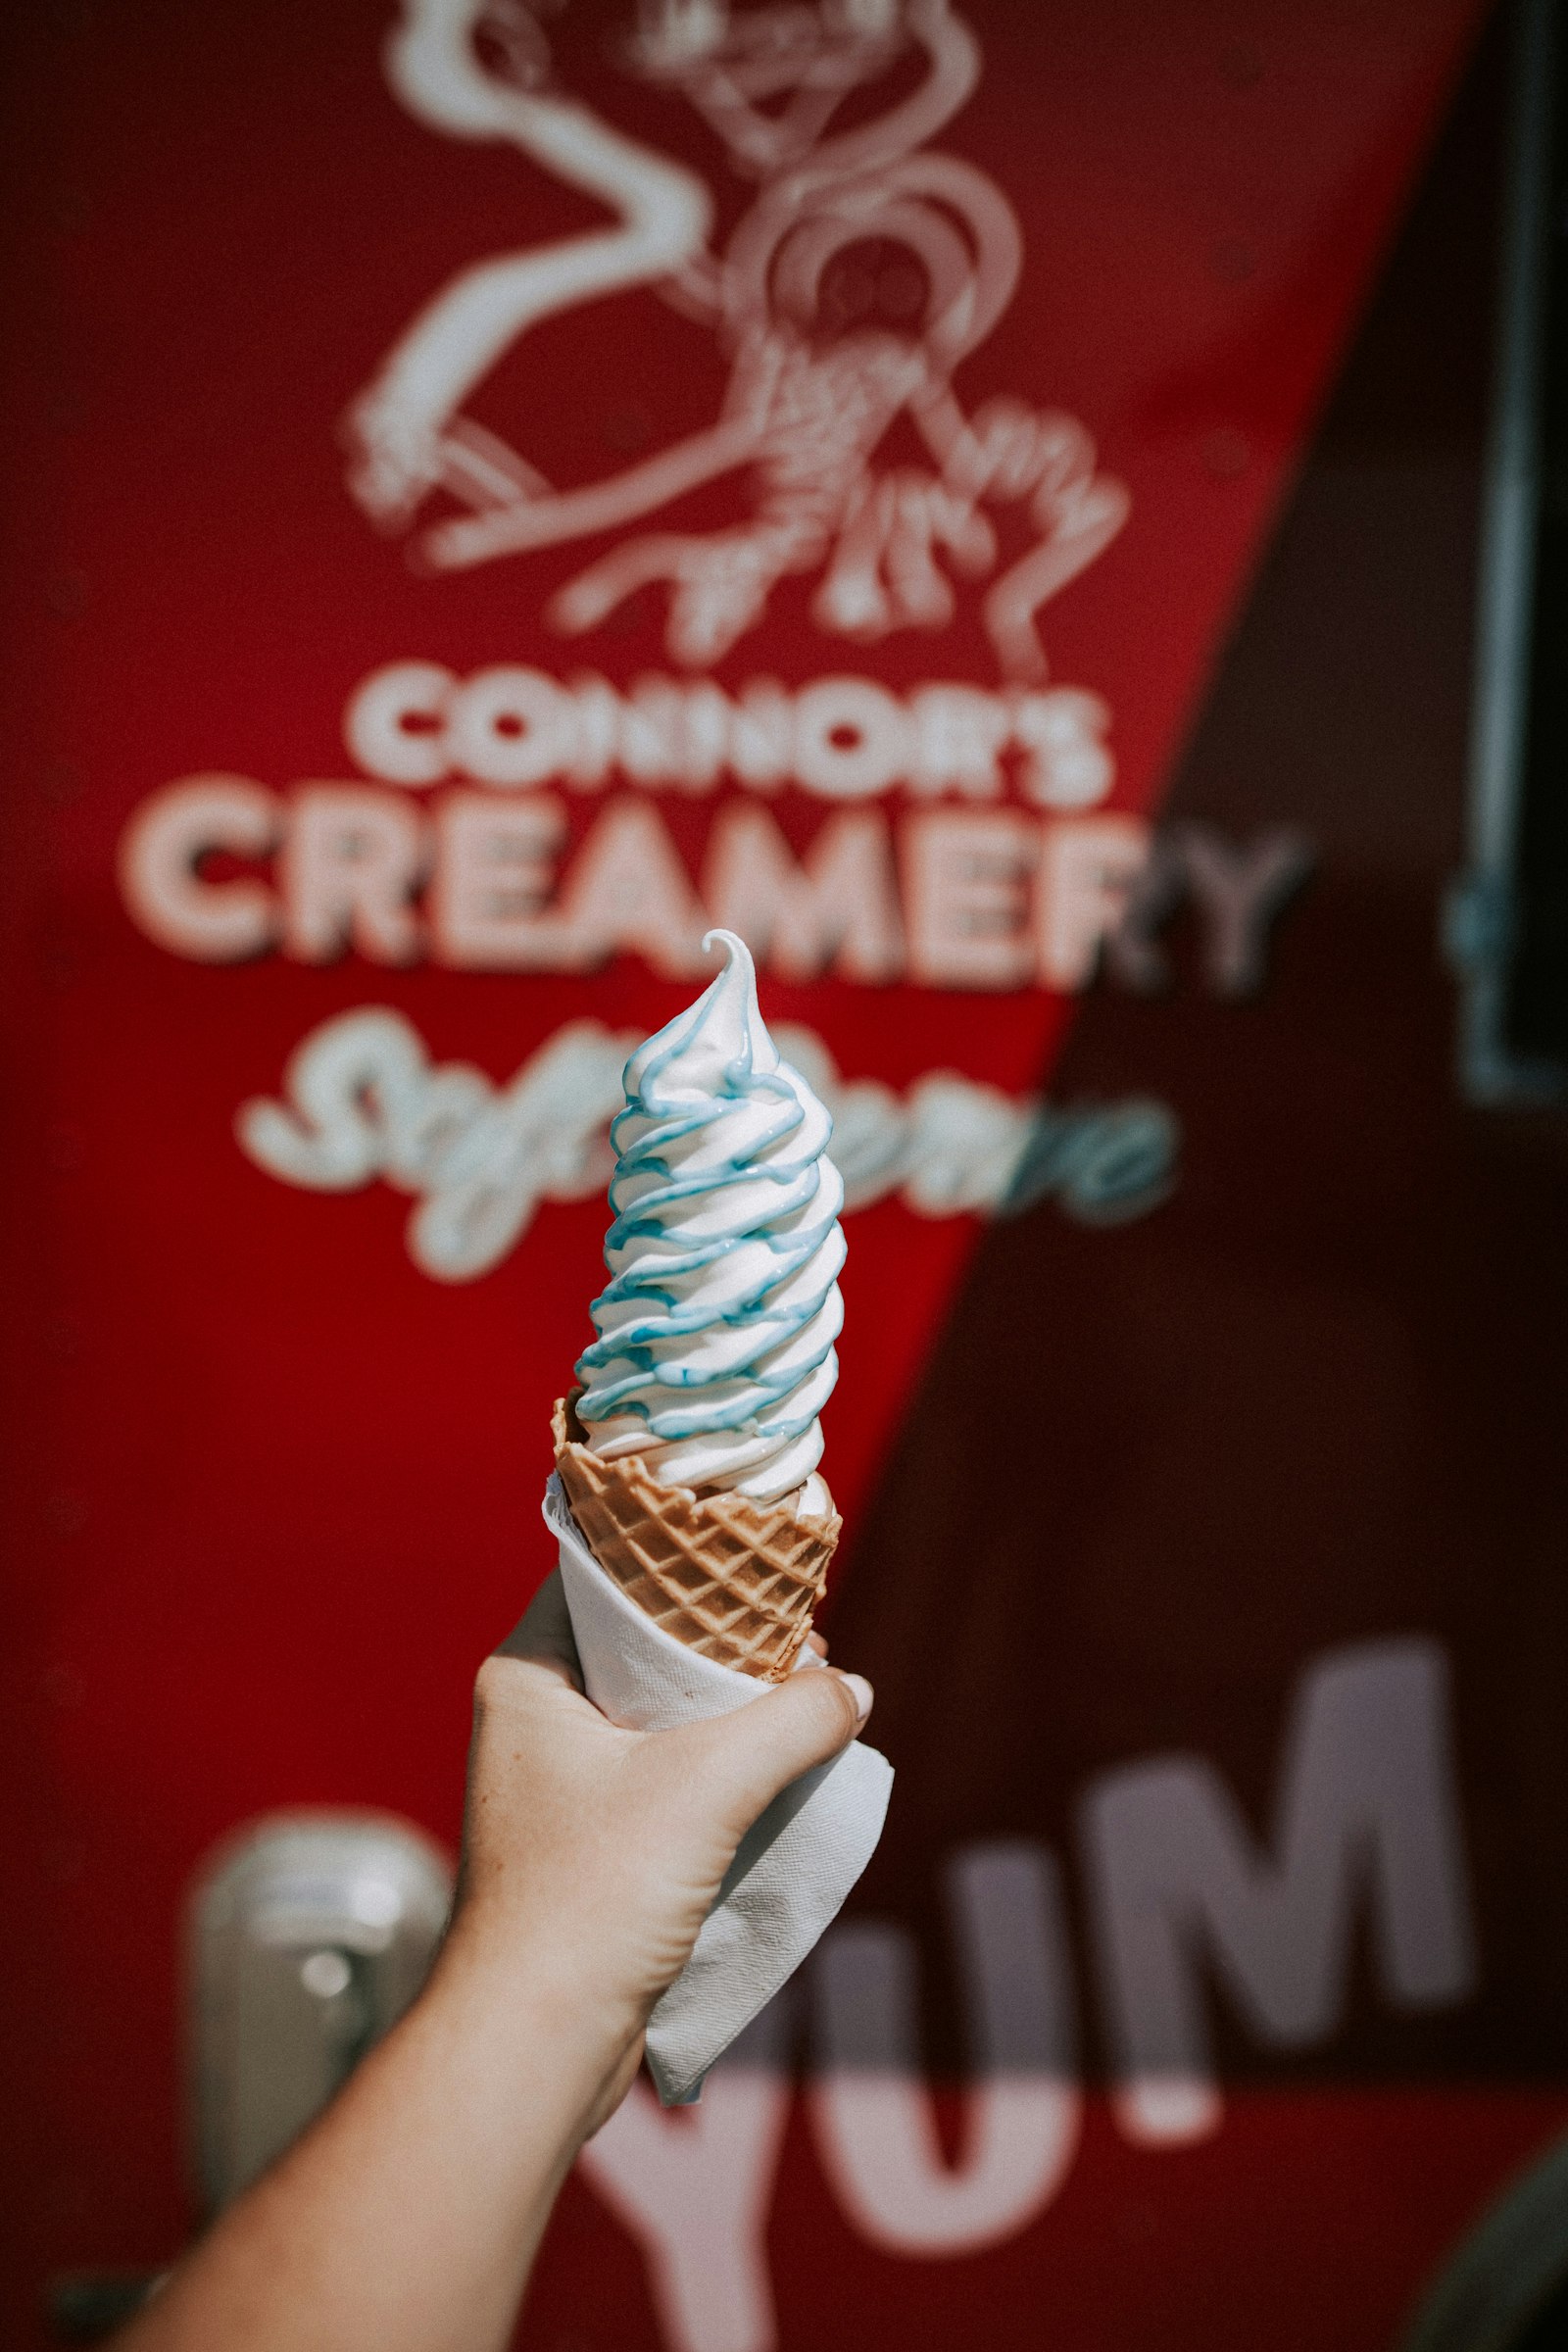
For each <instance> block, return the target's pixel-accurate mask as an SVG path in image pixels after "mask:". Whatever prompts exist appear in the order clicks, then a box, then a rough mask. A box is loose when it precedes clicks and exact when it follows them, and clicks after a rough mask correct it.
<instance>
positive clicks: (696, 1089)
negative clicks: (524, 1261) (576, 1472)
mask: <svg viewBox="0 0 1568 2352" xmlns="http://www.w3.org/2000/svg"><path fill="white" fill-rule="evenodd" d="M715 941H716V942H718V943H719V944H721V945H722V947H723V949H724V951H725V955H726V957H727V960H726V963H725V967H724V969H723V971H721V972H720V973H719V975H718V977H717V979H716V980H715V981H714V982H713V983H712V986H711V988H709V989H708V990H707V992H706V993H705V994H704V995H703V996H702V997H700V998H699V999H698V1001H697V1003H696V1004H695V1005H691V1006H689V1007H688V1009H687V1010H686V1011H685V1012H683V1013H680V1014H679V1015H678V1016H677V1017H676V1018H675V1019H674V1020H673V1021H671V1022H670V1023H669V1024H668V1026H667V1027H665V1028H663V1029H661V1030H660V1031H659V1032H658V1033H657V1035H655V1036H653V1037H651V1038H649V1040H648V1041H647V1043H646V1044H645V1045H644V1046H642V1047H640V1048H639V1049H638V1051H637V1052H636V1053H635V1054H633V1055H632V1057H631V1059H630V1061H629V1062H628V1063H627V1064H626V1073H625V1086H626V1108H625V1109H624V1110H623V1111H622V1112H621V1113H620V1115H619V1117H618V1118H617V1119H616V1120H615V1122H614V1124H613V1127H612V1129H611V1139H612V1141H613V1145H614V1148H615V1154H616V1167H615V1174H614V1177H613V1181H612V1183H611V1187H610V1204H611V1207H612V1209H613V1211H614V1222H613V1224H612V1226H611V1228H610V1231H609V1233H608V1235H607V1236H606V1239H605V1263H606V1265H607V1266H608V1267H609V1269H610V1273H611V1277H612V1280H611V1284H610V1288H609V1289H608V1290H607V1291H606V1292H605V1293H604V1294H603V1296H602V1297H600V1298H598V1299H595V1300H594V1303H593V1308H592V1313H593V1319H594V1326H595V1329H596V1330H597V1331H598V1333H599V1337H598V1339H597V1340H596V1341H595V1342H594V1344H593V1346H592V1347H591V1348H588V1349H587V1350H586V1351H585V1353H584V1354H583V1355H582V1356H581V1358H580V1359H579V1361H578V1364H577V1378H578V1380H579V1381H580V1382H581V1383H582V1387H583V1394H582V1395H581V1396H580V1397H578V1399H577V1414H578V1418H579V1419H580V1420H581V1422H582V1424H583V1427H584V1430H585V1432H586V1434H587V1438H588V1443H589V1445H590V1446H592V1447H593V1449H594V1451H595V1452H596V1453H599V1454H602V1455H604V1456H605V1457H607V1458H614V1457H615V1456H618V1455H624V1454H631V1453H640V1454H642V1455H643V1456H644V1457H645V1458H646V1460H647V1461H648V1464H649V1466H650V1468H651V1469H653V1470H654V1471H655V1472H656V1474H657V1475H658V1476H659V1477H660V1478H661V1479H662V1480H663V1481H664V1482H665V1484H666V1485H670V1486H681V1487H691V1488H694V1489H697V1490H699V1491H700V1490H703V1489H705V1488H706V1489H720V1488H732V1489H735V1490H737V1491H738V1492H739V1493H741V1494H743V1495H752V1496H753V1497H755V1498H756V1499H757V1500H759V1501H764V1502H770V1501H775V1500H778V1499H780V1498H781V1497H785V1496H791V1497H793V1498H794V1499H795V1502H796V1508H797V1509H798V1510H799V1511H800V1512H801V1513H802V1514H804V1515H809V1516H817V1515H821V1514H823V1513H825V1512H826V1511H827V1510H828V1508H829V1500H828V1495H827V1490H826V1488H825V1487H824V1485H823V1483H822V1481H821V1479H820V1478H818V1477H816V1476H815V1475H814V1473H815V1470H816V1465H817V1463H818V1461H819V1460H820V1459H821V1454H822V1425H821V1422H820V1420H819V1418H818V1415H819V1414H820V1412H821V1410H822V1407H823V1405H824V1404H825V1403H826V1402H827V1399H828V1397H830V1396H831V1395H832V1393H833V1386H834V1383H835V1382H836V1380H837V1379H838V1369H839V1367H838V1357H837V1356H836V1354H835V1353H834V1350H833V1343H834V1341H835V1340H836V1339H837V1337H838V1334H839V1329H840V1326H841V1324H842V1323H843V1320H844V1306H843V1300H842V1299H841V1298H840V1296H839V1287H838V1281H837V1276H838V1272H839V1269H840V1267H841V1266H842V1265H843V1263H844V1233H843V1229H842V1227H841V1226H840V1224H839V1221H838V1219H839V1210H840V1208H841V1207H842V1206H843V1202H844V1187H843V1184H842V1183H841V1182H840V1179H839V1175H838V1171H837V1169H836V1168H835V1167H834V1165H833V1162H832V1161H831V1160H830V1159H829V1158H828V1156H827V1142H828V1137H829V1135H830V1134H831V1132H832V1122H831V1120H830V1119H829V1117H828V1115H827V1112H826V1111H825V1110H824V1109H823V1107H822V1105H821V1103H819V1102H818V1101H817V1099H816V1097H815V1095H813V1094H812V1092H811V1090H810V1088H809V1086H808V1085H807V1083H806V1080H805V1079H804V1078H803V1077H802V1076H801V1075H800V1073H799V1071H797V1070H793V1069H791V1067H790V1066H789V1064H788V1063H787V1062H785V1061H781V1060H780V1059H779V1055H778V1052H777V1049H776V1048H775V1046H774V1044H773V1041H772V1039H771V1038H770V1037H769V1036H768V1034H767V1030H766V1028H765V1027H764V1025H763V1022H762V1016H761V1013H760V1011H759V1009H758V1004H757V976H756V973H755V972H754V970H753V968H752V958H751V956H750V955H749V954H748V952H747V949H746V945H745V943H744V941H742V940H740V939H738V938H737V937H736V936H735V934H734V933H733V932H732V931H711V932H710V933H709V935H708V940H707V941H706V942H705V945H711V944H712V943H713V942H715Z"/></svg>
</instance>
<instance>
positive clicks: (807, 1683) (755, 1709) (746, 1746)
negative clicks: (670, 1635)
mask: <svg viewBox="0 0 1568 2352" xmlns="http://www.w3.org/2000/svg"><path fill="white" fill-rule="evenodd" d="M870 1712H871V1686H870V1684H869V1683H868V1682H866V1681H864V1680H863V1678H862V1677H861V1676H859V1675H858V1674H840V1673H839V1672H838V1671H837V1669H836V1668H835V1667H832V1666H827V1667H823V1668H820V1669H817V1670H813V1671H811V1672H809V1673H800V1674H792V1675H791V1676H790V1677H789V1680H788V1681H787V1682H784V1683H780V1684H779V1686H778V1688H777V1689H776V1690H773V1691H767V1692H766V1693H765V1694H764V1695H763V1696H762V1697H761V1698H754V1699H751V1700H749V1701H748V1703H747V1704H746V1705H745V1706H744V1707H737V1708H735V1710H734V1711H733V1713H732V1714H729V1715H714V1716H710V1718H709V1719H708V1721H707V1722H706V1723H702V1724H693V1725H692V1726H691V1727H690V1731H691V1733H692V1734H693V1735H696V1736H695V1737H694V1738H693V1741H692V1744H693V1746H694V1747H697V1748H698V1749H699V1750H700V1755H699V1758H698V1759H696V1761H697V1765H698V1769H699V1771H700V1772H701V1773H702V1775H703V1778H704V1780H705V1781H706V1782H707V1785H708V1787H709V1789H711V1792H712V1794H713V1796H714V1797H715V1798H716V1799H717V1801H718V1804H719V1806H720V1807H721V1808H722V1810H723V1811H724V1813H725V1814H726V1815H727V1816H728V1818H729V1822H730V1826H731V1827H732V1828H733V1829H734V1831H735V1834H736V1836H737V1837H738V1838H740V1837H744V1836H745V1834H746V1832H747V1831H748V1830H749V1829H750V1828H751V1826H752V1824H753V1822H754V1821H755V1820H756V1819H757V1817H758V1815H759V1814H760V1812H761V1811H762V1809H763V1807H764V1806H766V1805H768V1804H770V1803H771V1802H772V1800H773V1798H774V1797H775V1796H777V1795H778V1793H779V1791H780V1789H787V1788H788V1787H789V1785H790V1783H791V1782H792V1781H797V1780H799V1779H800V1777H801V1774H802V1773H803V1772H809V1771H810V1769H811V1767H812V1765H813V1764H825V1763H826V1762H827V1761H828V1758H829V1757H830V1756H836V1755H837V1754H838V1753H839V1750H840V1749H841V1748H845V1747H848V1746H849V1743H850V1741H851V1740H853V1739H854V1738H855V1735H856V1733H857V1732H858V1730H859V1729H860V1726H861V1725H862V1724H863V1723H864V1721H865V1719H866V1717H867V1716H868V1715H869V1714H870Z"/></svg>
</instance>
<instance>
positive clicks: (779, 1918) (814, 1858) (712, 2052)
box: [544, 1476, 893, 2107]
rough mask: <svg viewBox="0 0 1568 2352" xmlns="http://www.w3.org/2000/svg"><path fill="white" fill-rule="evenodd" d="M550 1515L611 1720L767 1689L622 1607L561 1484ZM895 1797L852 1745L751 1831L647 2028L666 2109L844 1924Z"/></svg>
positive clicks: (868, 1754)
mask: <svg viewBox="0 0 1568 2352" xmlns="http://www.w3.org/2000/svg"><path fill="white" fill-rule="evenodd" d="M544 1514H545V1525H546V1526H547V1527H548V1528H549V1530H550V1532H551V1534H552V1535H553V1536H554V1537H555V1538H556V1539H557V1541H558V1543H559V1544H560V1545H561V1578H562V1583H563V1584H564V1587H565V1593H566V1606H567V1607H568V1609H569V1610H570V1611H571V1630H572V1633H573V1635H574V1637H575V1639H576V1643H577V1655H578V1657H579V1658H580V1660H581V1662H582V1673H583V1682H584V1684H585V1685H586V1687H587V1691H588V1695H589V1697H590V1698H591V1699H592V1700H593V1702H594V1705H595V1706H596V1707H599V1708H600V1709H602V1711H603V1712H604V1713H605V1714H606V1715H608V1716H609V1717H610V1719H611V1721H612V1722H613V1723H620V1724H625V1725H626V1726H627V1727H628V1728H629V1729H630V1730H632V1731H638V1732H649V1731H665V1730H667V1729H668V1728H669V1727H670V1726H671V1725H673V1724H677V1723H693V1722H697V1721H700V1720H702V1719H703V1718H705V1717H707V1716H710V1715H727V1714H729V1713H730V1711H731V1710H732V1709H733V1708H735V1707H744V1706H745V1705H747V1704H748V1702H749V1701H750V1700H752V1699H754V1698H760V1696H761V1694H762V1692H763V1691H765V1690H766V1689H767V1688H768V1686H767V1685H766V1684H765V1683H762V1682H759V1681H758V1680H757V1679H756V1677H755V1676H753V1675H749V1674H737V1673H735V1672H734V1671H733V1669H732V1668H730V1667H728V1666H719V1665H715V1663H714V1661H713V1660H712V1659H711V1658H705V1657H703V1656H702V1655H701V1654H700V1653H699V1652H698V1651H696V1650H692V1649H686V1648H684V1647H683V1646H682V1644H681V1643H680V1642H677V1641H676V1640H675V1639H674V1637H673V1635H671V1634H666V1633H665V1632H664V1630H663V1628H662V1626H658V1625H656V1624H655V1623H654V1621H653V1619H652V1618H651V1617H650V1616H648V1615H647V1614H646V1612H645V1611H644V1610H642V1609H640V1608H639V1607H638V1606H637V1603H636V1602H635V1601H634V1600H632V1599H630V1598H628V1596H627V1595H626V1593H623V1592H622V1591H621V1589H620V1587H619V1586H618V1585H617V1584H616V1582H615V1580H614V1578H613V1577H612V1576H609V1575H607V1574H606V1572H605V1570H604V1569H603V1568H601V1567H600V1565H599V1562H598V1561H597V1560H596V1559H595V1558H594V1555H593V1553H592V1552H591V1551H590V1550H589V1548H588V1546H587V1544H585V1543H584V1541H583V1539H582V1535H581V1533H580V1531H579V1529H578V1527H577V1523H576V1521H575V1520H574V1519H573V1518H572V1515H571V1509H570V1506H569V1504H568V1503H567V1501H566V1497H565V1495H564V1493H563V1491H562V1486H561V1481H560V1479H559V1478H556V1477H554V1476H552V1478H551V1480H550V1484H549V1485H548V1486H547V1487H546V1489H545V1499H544ZM808 1660H810V1662H812V1663H814V1660H812V1659H811V1653H810V1652H809V1651H808V1652H806V1653H804V1655H803V1659H802V1663H803V1664H805V1663H807V1662H808ZM892 1787H893V1767H892V1765H891V1764H890V1763H889V1762H888V1760H887V1758H886V1756H882V1755H878V1753H877V1751H876V1749H875V1748H874V1747H862V1745H861V1744H860V1742H859V1740H855V1741H854V1742H853V1743H852V1744H851V1745H850V1746H849V1747H847V1748H845V1749H844V1751H843V1752H842V1754H840V1755H837V1756H834V1757H833V1758H832V1760H831V1761H830V1762H829V1763H826V1764H819V1765H818V1766H817V1767H816V1769H815V1770H814V1771H812V1772H808V1773H804V1774H803V1775H802V1776H801V1778H800V1779H799V1780H798V1781H796V1782H794V1783H793V1784H792V1785H791V1786H790V1787H789V1788H788V1789H785V1790H784V1791H783V1793H782V1795H780V1796H776V1797H775V1798H774V1800H773V1802H772V1803H771V1804H770V1805H769V1806H768V1808H767V1810H766V1812H765V1813H763V1814H762V1816H761V1817H760V1820H759V1821H757V1822H756V1823H754V1825H753V1827H752V1828H751V1829H750V1830H749V1831H748V1832H747V1835H746V1837H745V1838H744V1839H743V1840H742V1842H741V1846H740V1850H739V1852H738V1853H737V1854H736V1856H735V1859H734V1861H733V1862H732V1863H731V1865H730V1869H729V1874H728V1876H727V1877H726V1879H725V1881H724V1884H723V1886H722V1887H720V1888H719V1893H718V1900H717V1901H716V1902H715V1903H714V1905H713V1908H712V1910H711V1912H710V1913H709V1915H708V1917H707V1919H706V1920H705V1921H704V1923H703V1928H702V1933H701V1934H700V1935H699V1936H698V1938H697V1944H696V1948H695V1949H694V1951H693V1953H692V1956H691V1958H690V1959H689V1960H688V1961H687V1963H686V1966H685V1967H684V1968H683V1969H682V1971H681V1973H680V1975H679V1976H678V1977H677V1978H676V1979H675V1982H674V1984H673V1985H671V1986H670V1987H669V1990H668V1991H667V1992H666V1993H665V1994H664V1995H663V1997H662V2000H661V2001H660V2003H659V2005H658V2007H657V2008H656V2009H655V2011H654V2014H653V2016H652V2018H651V2019H650V2020H649V2025H648V2043H647V2047H648V2070H649V2073H650V2074H651V2075H652V2076H653V2078H654V2084H655V2087H656V2089H657V2090H658V2092H659V2095H660V2098H661V2099H662V2102H663V2104H664V2105H665V2106H666V2107H678V2106H683V2105H685V2104H686V2103H687V2102H688V2101H689V2100H692V2099H695V2098H696V2097H697V2095H698V2093H699V2092H700V2091H701V2089H702V2086H703V2077H704V2076H705V2075H706V2074H707V2072H708V2070H709V2068H710V2067H711V2065H712V2063H713V2061H714V2059H715V2058H717V2057H718V2056H719V2054H720V2053H721V2052H722V2051H724V2050H726V2049H728V2047H729V2045H730V2043H731V2042H732V2041H733V2040H734V2038H735V2036H736V2034H739V2033H740V2031H741V2029H742V2027H743V2026H747V2025H749V2024H750V2023H751V2021H752V2019H753V2018H754V2017H755V2016H756V2015H757V2014H758V2012H759V2010H760V2009H761V2008H762V2007H763V2005H764V2004H765V2003H766V2002H768V2001H770V2000H771V1999H772V1997H773V1995H774V1993H775V1992H777V1990H778V1988H779V1986H780V1985H782V1984H783V1983H784V1981H785V1979H786V1978H787V1977H789V1976H791V1975H793V1973H794V1971H795V1970H796V1969H797V1968H798V1967H799V1966H800V1964H801V1962H802V1961H803V1960H804V1959H805V1957H806V1955H807V1953H808V1952H809V1950H810V1949H811V1946H812V1945H813V1944H814V1943H815V1941H816V1939H817V1937H818V1936H820V1935H821V1933H822V1931H823V1929H824V1928H825V1927H826V1926H827V1925H828V1923H829V1921H830V1920H832V1919H833V1918H834V1916H835V1915H836V1914H837V1912H838V1910H839V1909H840V1907H841V1905H842V1904H843V1901H844V1898H845V1896H846V1895H847V1894H848V1893H849V1891H850V1888H851V1887H853V1886H854V1885H855V1882H856V1880H857V1879H858V1877H859V1875H860V1873H861V1871H862V1870H864V1868H865V1866H866V1864H867V1862H869V1861H870V1859H871V1856H872V1854H873V1853H874V1851H875V1850H876V1841H877V1839H878V1838H880V1837H881V1835H882V1824H883V1822H884V1820H885V1819H886V1817H887V1809H888V1795H889V1792H890V1790H891V1789H892Z"/></svg>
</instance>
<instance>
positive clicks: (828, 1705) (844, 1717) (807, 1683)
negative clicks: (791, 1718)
mask: <svg viewBox="0 0 1568 2352" xmlns="http://www.w3.org/2000/svg"><path fill="white" fill-rule="evenodd" d="M799 1689H800V1691H801V1697H802V1701H803V1702H804V1704H805V1705H806V1707H807V1708H808V1709H809V1714H810V1719H811V1720H812V1721H813V1722H814V1724H815V1725H816V1727H817V1729H818V1730H819V1731H820V1733H821V1736H822V1737H823V1739H834V1740H843V1739H847V1738H848V1737H849V1735H850V1733H851V1732H853V1731H854V1729H855V1722H856V1708H855V1700H854V1698H853V1697H852V1696H851V1694H850V1691H849V1687H848V1685H847V1684H846V1683H844V1682H843V1681H842V1680H841V1678H840V1677H839V1676H838V1675H836V1674H832V1673H828V1674H804V1675H802V1676H801V1677H800V1681H799Z"/></svg>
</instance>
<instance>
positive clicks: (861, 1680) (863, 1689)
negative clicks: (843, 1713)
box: [844, 1674, 871, 1731]
mask: <svg viewBox="0 0 1568 2352" xmlns="http://www.w3.org/2000/svg"><path fill="white" fill-rule="evenodd" d="M844 1680H845V1682H846V1683H847V1684H848V1685H849V1688H850V1696H851V1697H852V1698H853V1699H854V1701H855V1728H856V1730H857V1731H858V1730H859V1728H860V1726H861V1724H862V1723H864V1721H865V1719H866V1717H867V1716H868V1715H869V1714H870V1712H871V1686H870V1684H869V1683H868V1682H867V1681H866V1679H865V1677H864V1675H863V1674H847V1675H846V1676H845V1677H844Z"/></svg>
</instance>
